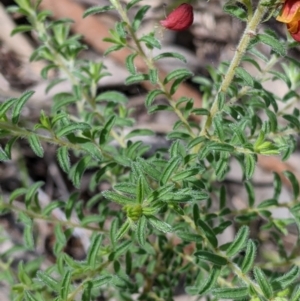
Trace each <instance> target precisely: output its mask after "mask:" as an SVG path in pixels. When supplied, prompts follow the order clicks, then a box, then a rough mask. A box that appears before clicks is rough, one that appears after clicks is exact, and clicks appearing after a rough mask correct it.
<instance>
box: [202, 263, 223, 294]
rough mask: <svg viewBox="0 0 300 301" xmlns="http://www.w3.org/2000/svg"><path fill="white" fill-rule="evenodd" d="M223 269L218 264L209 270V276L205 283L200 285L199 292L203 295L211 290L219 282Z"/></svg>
mask: <svg viewBox="0 0 300 301" xmlns="http://www.w3.org/2000/svg"><path fill="white" fill-rule="evenodd" d="M220 272H221V269H220V267H218V266H214V267H213V268H212V270H211V271H210V272H209V275H208V277H207V278H206V279H205V282H204V284H203V285H202V286H201V287H200V289H199V291H198V294H199V295H203V294H205V293H206V292H208V291H210V290H211V289H212V288H213V287H214V286H215V284H216V283H217V280H218V278H219V275H220Z"/></svg>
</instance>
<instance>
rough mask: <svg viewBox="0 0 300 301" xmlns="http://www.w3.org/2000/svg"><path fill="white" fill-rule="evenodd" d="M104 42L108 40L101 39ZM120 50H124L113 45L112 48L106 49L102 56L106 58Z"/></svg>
mask: <svg viewBox="0 0 300 301" xmlns="http://www.w3.org/2000/svg"><path fill="white" fill-rule="evenodd" d="M105 40H108V39H103V41H105ZM122 48H124V46H123V45H113V46H111V47H109V48H107V49H106V50H105V52H104V53H103V56H107V55H109V54H110V53H111V52H114V51H118V50H120V49H122Z"/></svg>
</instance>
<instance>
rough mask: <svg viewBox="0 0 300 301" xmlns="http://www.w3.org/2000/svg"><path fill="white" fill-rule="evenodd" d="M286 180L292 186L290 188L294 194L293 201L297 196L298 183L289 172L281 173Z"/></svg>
mask: <svg viewBox="0 0 300 301" xmlns="http://www.w3.org/2000/svg"><path fill="white" fill-rule="evenodd" d="M283 174H284V175H285V176H286V177H287V178H288V179H289V181H290V182H291V184H292V187H293V192H294V199H295V200H296V199H297V198H298V196H299V191H300V190H299V189H300V188H299V182H298V180H297V178H296V177H295V175H294V174H293V173H292V172H290V171H285V172H284V173H283Z"/></svg>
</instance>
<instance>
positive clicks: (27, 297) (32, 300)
mask: <svg viewBox="0 0 300 301" xmlns="http://www.w3.org/2000/svg"><path fill="white" fill-rule="evenodd" d="M24 296H25V300H26V301H39V300H38V299H37V298H36V297H34V296H33V295H32V294H31V293H30V292H29V291H25V292H24Z"/></svg>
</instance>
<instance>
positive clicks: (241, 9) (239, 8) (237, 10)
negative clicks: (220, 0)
mask: <svg viewBox="0 0 300 301" xmlns="http://www.w3.org/2000/svg"><path fill="white" fill-rule="evenodd" d="M238 4H239V5H238ZM223 10H224V11H225V12H226V13H228V14H230V15H232V16H233V17H236V18H238V19H240V20H242V21H247V9H246V7H245V6H243V5H241V3H240V1H234V0H229V1H227V2H226V4H225V5H224V7H223Z"/></svg>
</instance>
